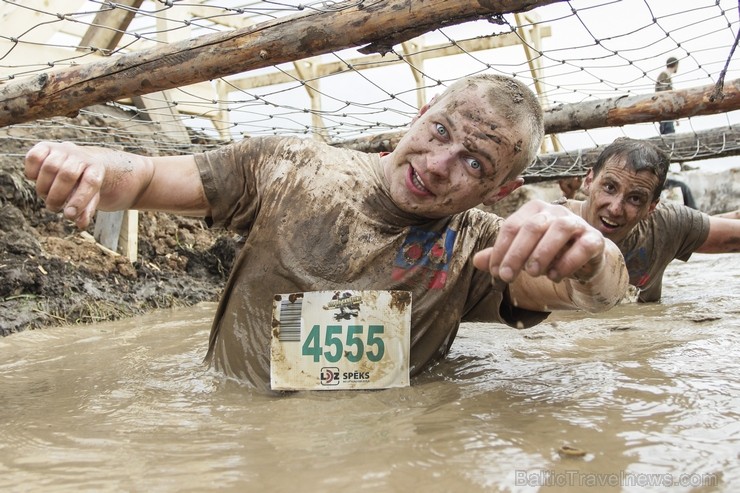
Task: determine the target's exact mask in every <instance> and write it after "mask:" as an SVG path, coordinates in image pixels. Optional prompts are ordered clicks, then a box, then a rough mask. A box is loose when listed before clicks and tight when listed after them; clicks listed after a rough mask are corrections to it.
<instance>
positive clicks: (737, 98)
mask: <svg viewBox="0 0 740 493" xmlns="http://www.w3.org/2000/svg"><path fill="white" fill-rule="evenodd" d="M714 89H715V86H714V84H711V85H708V86H701V87H695V88H691V89H682V90H675V91H663V92H659V93H653V94H645V95H639V96H621V97H617V98H609V99H599V100H596V101H586V102H583V103H573V104H563V105H559V106H556V107H554V108H550V109H547V110H545V133H546V134H553V133H561V132H571V131H574V130H586V129H591V128H602V127H617V126H620V125H628V124H634V123H645V122H658V121H662V120H673V119H676V118H686V117H691V116H701V115H716V114H719V113H727V112H729V111H735V110H738V109H740V79H735V80H732V81H729V82H725V85H724V90H723V94H724V97H723V98H721V99H717V100H714V101H713V100H712V96H713V94H714ZM403 133H404V132H403V131H397V132H386V133H382V134H375V135H368V136H366V137H360V138H357V139H351V140H346V141H342V142H336V143H334V145H336V146H339V147H349V148H351V149H357V150H361V151H366V152H383V151H392V150H393V149H394V148H395V147H396V145H397V144H398V141H399V139H400V138H401V137H402V136H403Z"/></svg>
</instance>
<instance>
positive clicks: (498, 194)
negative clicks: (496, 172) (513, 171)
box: [483, 176, 524, 205]
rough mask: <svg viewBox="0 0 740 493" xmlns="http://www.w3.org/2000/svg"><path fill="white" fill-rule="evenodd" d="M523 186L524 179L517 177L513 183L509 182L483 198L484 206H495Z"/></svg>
mask: <svg viewBox="0 0 740 493" xmlns="http://www.w3.org/2000/svg"><path fill="white" fill-rule="evenodd" d="M522 185H524V178H522V177H521V176H517V177H516V178H514V179H513V180H511V181H507V182H506V183H504V184H503V185H501V186H500V187H498V188H496V189H494V190H491V192H490V193H489V194H488V195H486V196H485V197H484V198H483V205H493V204H495V203H496V202H498V201H499V200H501V199H503V198H504V197H506V196H507V195H509V194H510V193H511V192H513V191H514V190H516V189H517V188H519V187H521V186H522Z"/></svg>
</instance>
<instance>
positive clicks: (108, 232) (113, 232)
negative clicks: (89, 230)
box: [93, 211, 125, 252]
mask: <svg viewBox="0 0 740 493" xmlns="http://www.w3.org/2000/svg"><path fill="white" fill-rule="evenodd" d="M124 212H125V211H115V212H105V211H98V212H97V214H96V216H95V228H94V230H93V236H94V237H95V240H96V241H97V242H98V243H100V244H101V245H103V246H104V247H106V248H109V249H111V250H113V251H114V252H117V251H118V238H119V236H120V234H121V224H122V221H123V215H124Z"/></svg>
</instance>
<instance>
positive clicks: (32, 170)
mask: <svg viewBox="0 0 740 493" xmlns="http://www.w3.org/2000/svg"><path fill="white" fill-rule="evenodd" d="M49 151H50V148H49V146H48V145H46V143H43V142H42V143H38V144H36V145H35V146H33V147H32V148H31V149H30V150H29V151H28V152H27V153H26V159H25V161H24V171H25V173H26V178H28V179H29V180H36V179H37V178H38V176H39V170H40V169H41V164H42V163H43V162H44V160H45V159H46V156H48V155H49Z"/></svg>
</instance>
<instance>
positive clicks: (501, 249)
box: [490, 213, 551, 282]
mask: <svg viewBox="0 0 740 493" xmlns="http://www.w3.org/2000/svg"><path fill="white" fill-rule="evenodd" d="M550 223H551V218H550V217H548V216H547V214H543V213H538V214H534V215H533V216H531V217H530V218H529V219H528V220H527V221H525V222H524V223H523V224H521V225H518V224H515V223H508V224H504V226H503V227H502V231H501V232H502V233H503V234H501V235H500V236H499V237H498V238H497V239H496V242H495V243H494V245H493V252H492V253H491V259H490V263H491V273H492V275H494V277H498V278H500V279H501V280H502V281H504V282H512V281H513V280H514V279H516V277H517V276H518V275H519V273H520V272H521V271H522V270H523V269H524V268H525V265H529V269H530V270H533V271H537V274H534V275H539V271H540V269H541V267H539V266H538V265H537V262H538V260H539V259H538V258H537V257H533V256H532V253H533V252H534V251H535V249H536V248H537V245H538V243H539V242H540V239H541V238H542V237H543V235H544V234H545V233H546V231H547V230H548V228H549V227H550ZM545 265H547V264H545ZM494 271H495V272H496V273H495V274H494Z"/></svg>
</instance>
